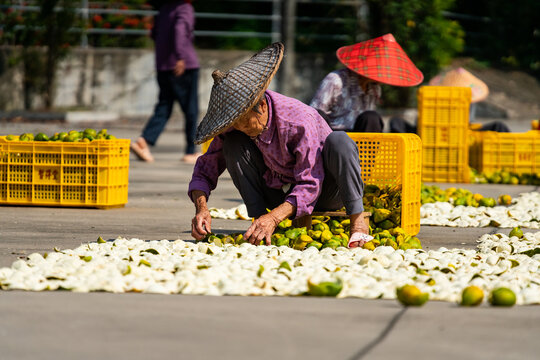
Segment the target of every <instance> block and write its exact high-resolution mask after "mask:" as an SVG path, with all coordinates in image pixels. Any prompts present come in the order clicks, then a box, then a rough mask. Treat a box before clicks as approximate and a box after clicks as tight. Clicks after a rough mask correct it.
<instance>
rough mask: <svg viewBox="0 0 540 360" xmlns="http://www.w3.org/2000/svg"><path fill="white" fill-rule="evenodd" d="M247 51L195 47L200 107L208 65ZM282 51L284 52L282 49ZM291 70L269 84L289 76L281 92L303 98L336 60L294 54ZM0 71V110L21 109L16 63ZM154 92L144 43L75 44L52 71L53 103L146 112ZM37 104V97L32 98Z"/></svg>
mask: <svg viewBox="0 0 540 360" xmlns="http://www.w3.org/2000/svg"><path fill="white" fill-rule="evenodd" d="M252 54H253V53H252V52H246V51H214V50H199V51H198V55H199V59H200V62H201V69H200V80H199V95H200V98H199V102H200V108H201V114H204V113H205V112H206V107H207V104H208V99H209V97H210V91H211V88H212V77H211V74H212V71H214V70H215V69H220V70H222V71H226V70H229V69H230V68H232V67H234V66H236V65H238V64H240V63H241V62H243V61H245V60H247V59H249V57H250V56H251V55H252ZM285 56H286V54H285ZM296 61H297V63H296V74H295V76H294V77H293V78H291V79H286V80H284V79H280V77H279V75H280V73H279V72H278V74H277V76H276V78H275V80H274V81H273V82H272V84H271V87H270V88H271V89H272V90H279V84H280V81H292V82H293V89H294V92H293V93H291V94H287V95H289V96H294V97H296V98H298V99H300V100H302V101H304V102H309V101H310V100H311V97H312V96H313V93H314V92H315V90H316V88H317V86H318V84H319V82H320V81H321V80H322V78H323V77H324V76H325V75H326V73H327V72H328V71H330V70H332V69H333V68H334V67H335V66H336V65H337V60H336V58H335V56H334V55H333V54H327V55H316V54H309V55H307V56H306V55H302V54H297V56H296ZM4 69H5V70H4V71H3V73H2V74H0V110H2V111H12V110H22V109H23V108H24V105H23V104H24V103H23V99H24V97H23V85H22V71H21V69H20V66H15V67H9V68H7V69H6V67H5V66H4ZM157 95H158V88H157V83H156V80H155V70H154V54H153V51H152V50H145V49H75V50H74V51H72V53H71V54H70V56H69V57H68V58H67V59H65V60H64V61H62V63H61V64H60V66H59V69H58V72H57V76H56V95H55V101H54V103H55V107H56V108H58V109H84V110H96V111H111V112H116V113H118V114H120V115H121V116H148V115H149V114H151V113H152V111H153V107H154V105H155V102H156V99H157ZM32 106H33V107H34V108H39V107H40V106H41V100H40V99H39V97H38V96H35V97H33V98H32Z"/></svg>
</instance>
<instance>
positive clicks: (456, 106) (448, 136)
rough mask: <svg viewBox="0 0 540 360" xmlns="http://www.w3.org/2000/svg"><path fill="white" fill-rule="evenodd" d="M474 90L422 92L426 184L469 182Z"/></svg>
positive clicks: (421, 133)
mask: <svg viewBox="0 0 540 360" xmlns="http://www.w3.org/2000/svg"><path fill="white" fill-rule="evenodd" d="M470 104H471V89H470V88H468V87H454V86H423V87H421V88H420V90H419V92H418V135H419V136H420V138H421V139H422V145H423V151H422V153H423V156H422V164H423V168H422V180H423V181H434V182H456V183H459V182H461V183H467V182H469V108H470Z"/></svg>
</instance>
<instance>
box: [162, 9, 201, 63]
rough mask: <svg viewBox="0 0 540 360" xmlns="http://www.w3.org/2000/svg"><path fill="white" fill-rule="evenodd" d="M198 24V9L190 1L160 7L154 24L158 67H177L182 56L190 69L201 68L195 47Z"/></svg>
mask: <svg viewBox="0 0 540 360" xmlns="http://www.w3.org/2000/svg"><path fill="white" fill-rule="evenodd" d="M194 28H195V11H194V9H193V6H192V5H191V4H190V3H186V2H183V1H180V0H179V1H174V2H168V3H166V4H164V5H163V6H161V7H160V9H159V13H158V14H157V15H156V17H155V19H154V27H153V28H152V38H153V39H154V42H155V46H156V69H157V70H158V71H167V70H172V69H174V66H175V64H176V62H177V61H179V60H184V62H185V66H186V69H198V68H199V60H198V59H197V53H196V52H195V48H194V47H193V38H194V36H193V30H194Z"/></svg>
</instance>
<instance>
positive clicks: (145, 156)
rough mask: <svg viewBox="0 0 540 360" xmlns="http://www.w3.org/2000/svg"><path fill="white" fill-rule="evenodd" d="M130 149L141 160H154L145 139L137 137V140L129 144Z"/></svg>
mask: <svg viewBox="0 0 540 360" xmlns="http://www.w3.org/2000/svg"><path fill="white" fill-rule="evenodd" d="M131 151H133V153H134V154H135V155H137V157H138V158H139V159H140V160H142V161H146V162H154V157H153V156H152V153H151V152H150V147H149V146H148V143H147V142H146V140H144V139H143V138H142V137H140V138H138V139H137V141H135V142H133V143H132V144H131Z"/></svg>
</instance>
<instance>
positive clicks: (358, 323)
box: [0, 123, 540, 360]
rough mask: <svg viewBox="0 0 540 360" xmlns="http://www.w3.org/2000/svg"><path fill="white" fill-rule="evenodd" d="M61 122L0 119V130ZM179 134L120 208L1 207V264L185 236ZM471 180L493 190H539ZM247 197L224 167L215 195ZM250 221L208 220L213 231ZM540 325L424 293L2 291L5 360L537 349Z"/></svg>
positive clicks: (435, 242)
mask: <svg viewBox="0 0 540 360" xmlns="http://www.w3.org/2000/svg"><path fill="white" fill-rule="evenodd" d="M106 127H108V128H109V131H110V132H112V133H115V134H116V135H118V136H119V137H123V138H132V139H134V138H135V137H136V136H137V135H138V128H137V127H134V126H130V124H115V125H114V126H111V125H106ZM57 129H59V125H49V124H13V123H9V124H5V123H0V134H8V133H15V134H18V133H20V132H22V131H37V130H46V131H47V132H54V131H57ZM182 144H183V135H182V133H181V132H180V131H179V130H178V129H176V128H175V127H174V126H173V127H171V129H170V130H169V131H167V132H165V133H164V135H163V136H162V138H160V142H159V144H158V146H157V147H156V149H155V155H156V162H155V163H154V164H145V163H141V162H138V161H136V160H134V159H132V161H131V166H130V188H129V202H128V204H127V205H126V206H125V207H124V208H120V209H111V210H97V209H66V208H45V207H15V206H2V207H0V267H2V266H10V265H11V263H12V262H13V261H15V260H16V259H17V258H18V257H24V256H26V255H28V254H30V253H32V252H42V253H43V252H46V251H50V250H51V249H53V248H54V247H59V248H73V247H76V246H79V245H80V244H81V243H85V242H88V241H95V240H96V238H97V237H98V236H102V237H103V238H106V239H111V238H115V237H117V236H125V237H138V238H141V239H145V240H153V239H177V238H180V239H184V240H188V239H190V234H189V224H190V219H191V217H192V216H193V213H194V210H193V207H192V205H191V203H190V202H189V201H188V199H187V196H186V189H187V184H188V182H189V179H190V175H191V169H192V167H191V166H190V165H185V164H182V163H181V162H180V161H179V159H180V157H181V155H182ZM448 186H450V185H448ZM441 187H443V188H444V187H445V184H441ZM465 187H467V188H469V189H471V190H473V191H476V192H480V193H482V194H486V195H498V194H501V193H509V194H511V195H517V194H518V193H520V192H524V191H534V190H535V189H536V187H532V186H503V185H465ZM240 201H241V200H240V198H239V196H238V194H237V192H236V190H235V189H234V186H233V184H232V182H231V180H230V178H228V177H227V176H224V177H223V178H222V179H220V184H219V186H218V190H217V191H216V192H214V193H213V194H212V197H211V200H210V205H211V206H216V207H232V206H236V205H238V204H239V203H240ZM247 225H248V222H245V221H240V220H215V221H214V223H213V227H214V231H217V232H227V231H242V230H245V229H246V228H247ZM495 231H498V230H497V229H494V228H484V229H453V228H441V227H428V226H426V227H422V230H421V232H420V234H419V236H420V238H421V239H422V241H423V244H424V247H425V248H438V247H440V246H445V247H449V248H453V247H469V248H473V247H475V246H476V243H475V241H476V239H477V238H478V236H479V235H481V234H484V233H486V232H495ZM502 231H503V232H508V231H509V229H505V230H502ZM539 324H540V306H524V307H514V308H512V309H496V308H490V307H488V306H482V307H480V308H476V309H462V308H459V307H457V306H456V305H454V304H450V303H443V302H428V304H426V305H425V306H424V307H422V308H420V309H407V310H403V309H402V308H401V307H400V306H399V305H398V304H397V302H395V301H383V300H360V299H345V300H336V299H317V298H301V297H290V298H277V297H276V298H262V297H200V296H182V295H174V296H172V295H171V296H160V295H147V294H107V293H92V294H75V293H68V292H51V293H31V292H20V291H12V292H0V359H2V360H3V359H53V358H54V359H95V358H104V359H109V358H116V359H124V358H126V359H127V358H130V359H138V358H185V359H208V358H224V359H228V358H235V359H253V358H257V359H258V358H261V359H276V358H281V359H303V358H306V359H307V358H312V359H360V358H362V359H388V358H390V357H399V358H403V359H427V358H430V359H431V358H433V359H456V358H465V359H491V360H492V359H537V358H538V353H539V352H540V342H539V341H538V340H537V338H538V333H539V331H540V325H539Z"/></svg>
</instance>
